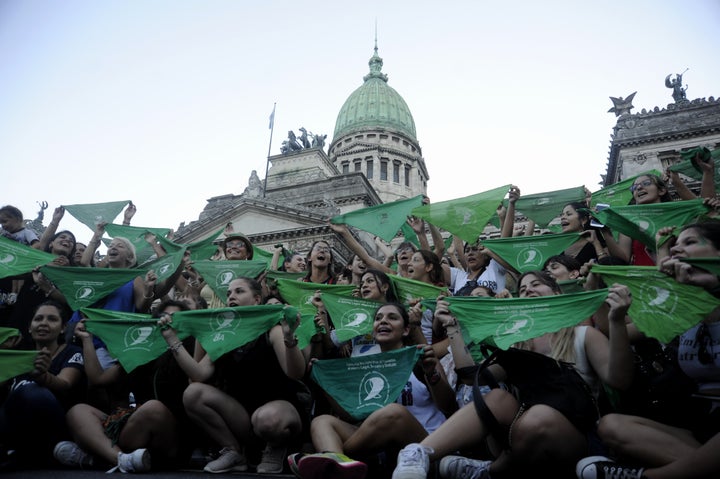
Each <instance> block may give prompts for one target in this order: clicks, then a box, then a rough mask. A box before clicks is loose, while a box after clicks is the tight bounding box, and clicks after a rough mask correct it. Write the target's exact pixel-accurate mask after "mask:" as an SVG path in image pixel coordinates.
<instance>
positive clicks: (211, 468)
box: [203, 447, 248, 474]
mask: <svg viewBox="0 0 720 479" xmlns="http://www.w3.org/2000/svg"><path fill="white" fill-rule="evenodd" d="M247 468H248V467H247V459H245V455H244V454H243V453H241V452H238V451H236V450H235V449H230V448H229V447H224V448H222V449H221V450H220V456H219V457H218V458H217V459H215V460H214V461H210V462H208V463H207V464H206V465H205V468H204V469H203V470H204V471H205V472H212V473H214V474H219V473H221V472H244V471H247Z"/></svg>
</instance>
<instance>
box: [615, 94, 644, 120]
mask: <svg viewBox="0 0 720 479" xmlns="http://www.w3.org/2000/svg"><path fill="white" fill-rule="evenodd" d="M635 93H637V92H633V93H632V94H631V95H628V97H627V98H625V99H623V97H619V98H615V97H614V96H611V97H610V99H611V100H612V102H613V107H612V108H610V109H609V110H608V113H615V116H616V117H617V116H620V115H624V114H625V113H630V110H632V109H633V108H634V107H633V104H632V101H633V98H635Z"/></svg>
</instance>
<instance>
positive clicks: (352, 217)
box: [330, 195, 423, 243]
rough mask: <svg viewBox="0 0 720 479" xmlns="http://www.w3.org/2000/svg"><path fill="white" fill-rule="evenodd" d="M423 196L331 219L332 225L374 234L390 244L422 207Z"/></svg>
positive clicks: (371, 207) (363, 209)
mask: <svg viewBox="0 0 720 479" xmlns="http://www.w3.org/2000/svg"><path fill="white" fill-rule="evenodd" d="M422 200H423V195H418V196H414V197H412V198H408V199H406V200H398V201H393V202H391V203H384V204H381V205H376V206H370V207H368V208H362V209H359V210H355V211H351V212H349V213H345V214H342V215H337V216H334V217H332V218H330V223H332V224H336V225H338V224H346V225H350V226H354V227H355V228H357V229H360V230H363V231H367V232H369V233H373V234H374V235H376V236H379V237H380V238H382V239H384V240H385V241H387V242H388V243H389V242H390V241H392V240H393V238H395V235H397V233H398V230H399V229H400V228H401V227H402V225H403V224H404V223H405V220H406V219H407V217H408V216H410V214H411V211H412V210H413V209H414V208H416V207H418V206H420V205H422Z"/></svg>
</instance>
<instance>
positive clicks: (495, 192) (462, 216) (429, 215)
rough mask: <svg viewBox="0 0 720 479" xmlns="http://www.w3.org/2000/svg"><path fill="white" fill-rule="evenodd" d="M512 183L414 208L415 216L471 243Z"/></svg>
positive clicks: (413, 213)
mask: <svg viewBox="0 0 720 479" xmlns="http://www.w3.org/2000/svg"><path fill="white" fill-rule="evenodd" d="M510 186H511V185H505V186H501V187H499V188H495V189H492V190H488V191H484V192H482V193H478V194H476V195H471V196H466V197H464V198H459V199H455V200H449V201H442V202H440V203H430V204H429V205H423V206H419V207H417V208H415V209H413V210H412V215H413V216H417V217H418V218H422V219H424V220H425V221H427V222H428V223H431V224H433V225H435V226H437V227H438V228H442V229H444V230H446V231H449V232H450V233H452V234H454V235H455V236H457V237H459V238H462V239H463V240H465V241H467V242H468V243H474V242H475V241H476V240H477V239H478V237H479V236H480V235H481V234H482V232H483V230H484V229H485V226H486V225H487V224H488V221H490V218H491V217H492V215H493V214H495V211H496V210H497V207H498V205H499V204H500V202H502V199H503V198H504V197H505V194H507V192H508V190H509V189H510Z"/></svg>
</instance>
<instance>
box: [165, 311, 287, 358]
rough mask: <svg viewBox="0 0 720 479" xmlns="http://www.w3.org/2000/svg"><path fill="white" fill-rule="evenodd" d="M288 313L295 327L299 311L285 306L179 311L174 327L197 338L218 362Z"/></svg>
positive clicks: (175, 316) (174, 314)
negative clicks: (220, 358)
mask: <svg viewBox="0 0 720 479" xmlns="http://www.w3.org/2000/svg"><path fill="white" fill-rule="evenodd" d="M286 314H287V320H288V323H289V324H290V325H292V324H294V323H295V319H296V315H297V310H296V309H295V308H286V307H285V306H283V305H281V304H268V305H258V306H237V307H234V308H218V309H198V310H194V311H179V312H177V313H173V326H174V327H175V328H176V329H177V330H178V331H182V332H183V333H184V334H185V335H186V336H193V337H194V338H195V339H197V340H198V341H199V342H200V344H201V345H202V347H203V349H205V351H206V352H207V353H208V355H209V356H210V359H212V360H213V361H216V360H217V359H218V358H219V357H220V356H222V355H223V354H226V353H229V352H230V351H233V350H235V349H237V348H239V347H241V346H243V345H245V344H247V343H249V342H250V341H253V340H254V339H256V338H257V337H258V336H260V335H261V334H263V333H265V332H267V331H269V330H270V329H271V328H272V327H273V326H275V325H276V324H278V323H279V322H280V321H281V320H282V319H283V317H285V315H286ZM258 367H262V365H258Z"/></svg>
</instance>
